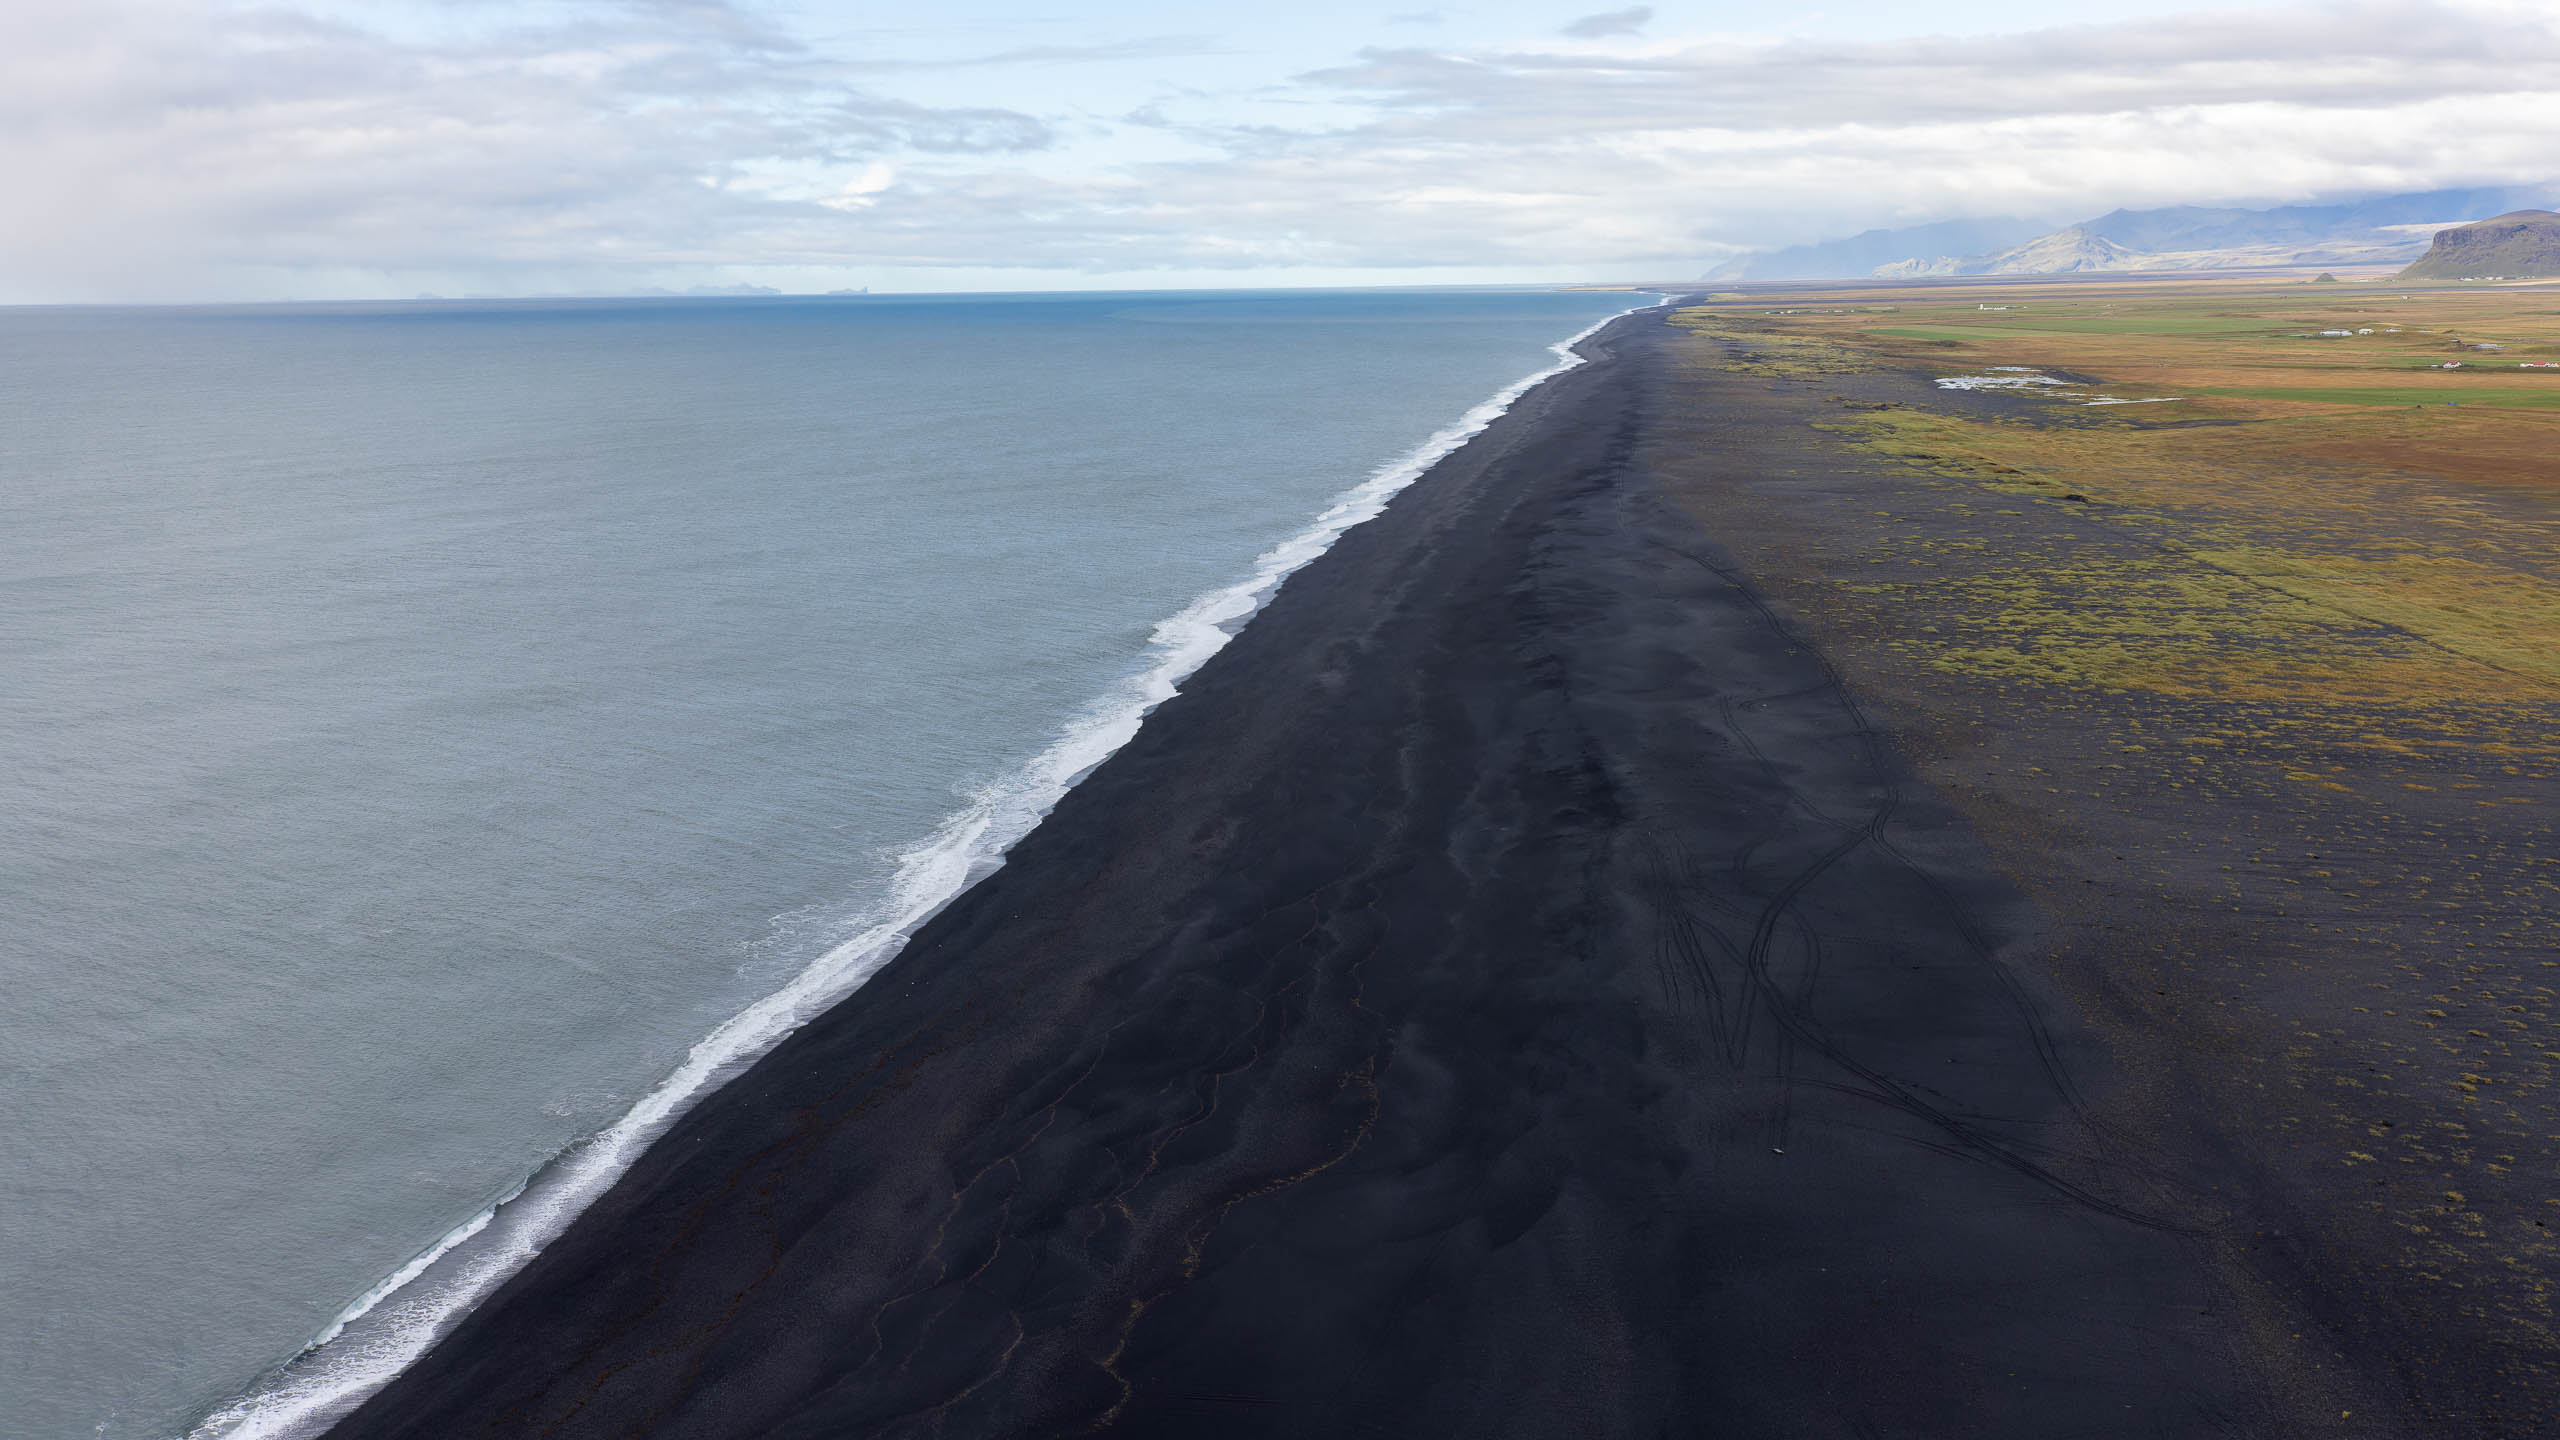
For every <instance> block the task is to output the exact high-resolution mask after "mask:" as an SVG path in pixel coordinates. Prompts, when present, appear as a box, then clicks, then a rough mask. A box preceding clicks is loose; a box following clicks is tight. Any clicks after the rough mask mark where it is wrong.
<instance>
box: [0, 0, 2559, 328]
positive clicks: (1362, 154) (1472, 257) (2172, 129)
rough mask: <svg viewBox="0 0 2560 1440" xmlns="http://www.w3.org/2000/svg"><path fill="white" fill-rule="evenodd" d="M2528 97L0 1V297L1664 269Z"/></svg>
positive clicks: (1357, 23)
mask: <svg viewBox="0 0 2560 1440" xmlns="http://www.w3.org/2000/svg"><path fill="white" fill-rule="evenodd" d="M1403 3H1407V4H1415V5H1417V6H1420V5H1422V4H1425V3H1427V0H1403ZM1774 12H1784V13H1783V14H1782V15H1781V14H1775V13H1774ZM2555 114H2560V3H2554V0H2370V3H2344V4H2314V5H2305V4H2299V3H2291V4H2286V3H2266V4H2252V3H2245V0H2244V3H2234V4H2226V5H2223V6H2220V7H2217V8H2209V9H2197V8H2192V7H2188V6H2182V5H2175V4H2166V3H2154V0H2072V3H2069V4H2055V3H2050V0H2046V3H2015V0H1946V3H1939V4H1934V5H1916V4H1910V3H1879V0H1845V3H1823V0H1808V3H1807V4H1805V5H1803V6H1802V7H1786V6H1781V5H1773V4H1771V3H1769V0H1749V3H1736V0H1697V3H1680V0H1664V3H1660V4H1655V5H1636V6H1625V7H1615V8H1603V9H1600V10H1597V11H1595V10H1593V9H1591V8H1588V5H1587V3H1586V4H1580V5H1577V4H1572V3H1566V4H1546V3H1528V0H1491V3H1478V4H1465V5H1446V6H1437V7H1431V8H1412V9H1399V8H1396V0H1390V3H1388V4H1383V5H1368V4H1349V3H1342V0H1288V3H1282V4H1275V5H1267V6H1244V5H1236V4H1226V5H1217V6H1210V5H1194V4H1173V3H1166V0H1128V3H1110V0H1079V3H1077V4H1076V5H1074V6H1073V7H1069V6H1066V5H1057V4H1053V3H1049V0H788V3H764V0H727V3H723V0H567V3H549V0H512V3H499V0H399V3H390V0H383V3H328V0H314V3H294V0H281V3H259V4H249V3H242V4H234V3H226V0H0V176H5V178H6V184H7V190H8V195H7V203H6V204H0V302H24V301H56V300H90V299H108V300H113V299H191V298H208V299H255V298H296V297H314V298H317V297H335V296H379V295H406V294H410V293H413V292H418V291H437V292H442V293H460V292H478V293H502V294H523V293H536V292H545V291H551V292H575V293H616V292H629V291H632V290H636V289H642V288H647V287H653V286H655V287H668V288H677V289H681V288H684V287H686V286H689V285H697V284H722V283H754V284H764V285H772V286H776V287H779V288H782V289H786V290H824V289H831V288H837V287H851V286H860V285H869V286H873V287H875V288H880V289H900V290H918V289H923V290H945V289H988V288H1000V289H1038V288H1053V287H1067V286H1079V287H1080V286H1158V285H1168V286H1169V285H1204V284H1206V285H1248V284H1316V283H1357V284H1369V283H1429V282H1444V281H1465V282H1474V281H1544V280H1642V279H1665V278H1686V277H1692V276H1695V275H1697V274H1699V273H1700V272H1701V271H1703V270H1704V269H1705V268H1706V267H1708V266H1709V265H1711V264H1713V263H1715V262H1716V261H1718V260H1720V259H1722V258H1725V257H1727V256H1729V255H1731V254H1732V253H1734V252H1735V251H1736V250H1737V249H1750V248H1764V247H1767V246H1772V245H1779V244H1787V243H1792V242H1797V241H1803V240H1811V239H1821V238H1828V237H1832V236H1836V235H1841V234H1847V233H1851V232H1854V231H1857V230H1860V229H1864V228H1866V227H1868V226H1872V225H1897V224H1913V223H1918V222H1921V221H1926V220H1938V219H1948V218H1954V217H1958V216H1965V215H2003V214H2005V215H2018V216H2023V217H2026V218H2029V219H2037V220H2051V221H2054V222H2056V223H2063V222H2068V221H2071V220H2075V219H2081V218H2086V217H2088V216H2090V215H2094V214H2097V213H2099V212H2101V211H2104V210H2107V209H2110V208H2113V207H2115V206H2117V205H2134V206H2144V205H2160V204H2177V203H2187V202H2195V203H2218V202H2219V203H2230V202H2241V203H2279V202H2286V201H2298V200H2306V199H2314V198H2328V197H2334V196H2339V195H2346V194H2356V193H2369V192H2377V191H2392V190H2412V189H2423V188H2431V187H2435V186H2439V185H2471V184H2493V183H2530V182H2540V181H2544V180H2549V179H2552V178H2554V177H2556V176H2560V124H2555V123H2554V121H2553V116H2554V115H2555Z"/></svg>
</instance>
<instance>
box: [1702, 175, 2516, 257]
mask: <svg viewBox="0 0 2560 1440" xmlns="http://www.w3.org/2000/svg"><path fill="white" fill-rule="evenodd" d="M2555 199H2560V188H2556V187H2554V186H2549V185H2538V186H2496V187H2490V188H2483V189H2469V190H2428V191H2422V192H2418V193H2415V194H2408V195H2385V196H2381V197H2378V198H2375V199H2370V200H2360V201H2355V202H2352V203H2348V204H2339V205H2285V206H2279V207H2276V208H2274V209H2269V210H2240V209H2216V208H2207V207H2204V206H2198V205H2174V206H2169V207H2167V208H2165V209H2159V210H2115V211H2111V212H2109V213H2107V214H2105V215H2101V216H2099V217H2098V218H2097V219H2095V220H2085V221H2082V222H2081V223H2079V224H2077V225H2071V226H2066V227H2064V228H2063V229H2060V230H2055V231H2052V232H2051V233H2040V232H2041V231H2042V230H2043V227H2042V226H2038V225H2035V224H2032V223H2029V222H2026V221H2020V220H2011V219H1992V220H1951V221H1941V222H1939V223H1937V224H1933V225H1916V226H1912V227H1910V228H1907V229H1901V230H1869V231H1867V232H1865V233H1864V234H1860V235H1856V236H1852V237H1850V238H1849V239H1846V240H1826V241H1823V242H1822V243H1820V244H1816V245H1795V246H1790V247H1788V248H1786V249H1784V250H1773V251H1770V252H1768V253H1766V254H1761V255H1746V256H1743V257H1741V258H1739V259H1736V260H1733V261H1730V262H1728V263H1726V264H1724V265H1721V266H1718V267H1717V268H1716V269H1715V270H1713V271H1712V272H1710V273H1709V274H1708V275H1707V277H1706V278H1707V279H1709V280H1845V279H1853V278H1862V277H1866V276H1883V277H1887V278H1907V277H1916V276H1924V275H2064V274H2073V273H2078V272H2083V271H2092V270H2118V271H2122V270H2229V269H2240V268H2251V267H2258V266H2285V265H2356V264H2390V263H2394V262H2401V261H2408V260H2413V259H2416V258H2417V257H2418V256H2420V255H2421V254H2423V253H2424V252H2425V251H2426V249H2427V245H2428V241H2429V239H2430V237H2431V235H2432V232H2434V231H2437V230H2440V229H2444V228H2446V227H2449V226H2453V225H2459V224H2462V223H2464V222H2467V221H2474V220H2480V219H2484V218H2486V217H2489V216H2494V215H2499V214H2502V213H2504V212H2508V211H2514V210H2519V209H2523V208H2526V207H2530V206H2535V205H2541V204H2546V203H2550V202H2552V201H2553V200H2555Z"/></svg>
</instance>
